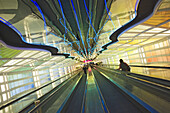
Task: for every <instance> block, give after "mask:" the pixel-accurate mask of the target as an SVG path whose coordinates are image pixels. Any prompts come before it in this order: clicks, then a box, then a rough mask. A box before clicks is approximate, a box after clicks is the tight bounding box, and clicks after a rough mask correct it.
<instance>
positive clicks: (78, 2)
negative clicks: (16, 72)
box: [0, 0, 170, 59]
mask: <svg viewBox="0 0 170 113" xmlns="http://www.w3.org/2000/svg"><path fill="white" fill-rule="evenodd" d="M143 1H144V0H143ZM145 1H147V0H145ZM155 1H159V0H155ZM138 3H139V0H43V1H42V0H5V1H4V0H0V17H1V18H3V19H4V20H6V21H7V22H9V23H10V24H12V25H13V26H14V27H15V28H16V29H17V30H18V31H19V32H20V33H21V34H22V36H23V39H24V40H25V41H26V42H28V43H30V44H40V45H48V46H53V47H56V48H57V49H58V52H59V53H68V54H70V55H71V56H75V57H77V58H78V59H81V58H83V59H93V58H96V55H98V53H99V52H100V51H101V50H102V48H101V47H102V46H103V45H105V44H108V43H109V42H110V40H109V37H110V36H111V34H112V33H113V32H115V31H116V30H118V29H119V28H121V27H123V26H124V25H125V24H126V23H128V22H129V21H132V20H133V19H134V18H135V17H136V15H135V11H136V9H137V6H138ZM168 3H169V0H165V1H163V2H162V4H161V7H160V8H159V10H158V12H157V14H158V13H159V15H161V17H163V15H164V14H163V13H166V15H168V14H169V7H170V6H169V5H168ZM159 15H157V17H155V18H159ZM151 19H153V20H154V17H153V18H151ZM0 20H1V19H0ZM160 20H161V22H162V23H164V22H166V21H167V22H166V23H165V24H167V25H165V24H163V25H164V26H167V27H166V28H165V31H166V30H168V29H169V28H168V27H169V24H168V20H169V17H168V16H167V18H163V19H160ZM161 22H160V23H161ZM142 25H143V26H144V27H142V26H141V27H139V28H134V29H132V30H133V31H131V30H129V31H127V32H126V33H125V34H123V35H121V37H120V41H119V42H118V43H116V44H114V45H112V46H109V49H108V51H107V52H106V53H108V54H109V53H110V52H112V53H114V52H115V51H114V50H117V48H118V47H120V48H119V50H118V52H121V50H122V49H121V48H123V49H128V48H127V47H129V48H132V47H136V46H138V45H140V44H142V41H141V40H142V39H140V38H136V37H138V36H141V35H140V34H139V35H137V33H138V32H136V31H137V30H139V29H142V31H144V30H146V29H147V28H148V29H149V28H151V27H150V26H152V25H153V26H152V27H156V26H158V23H154V22H153V21H152V20H151V21H149V20H148V21H146V22H145V23H143V24H142ZM164 26H161V27H164ZM158 27H159V26H158ZM143 28H145V29H143ZM136 29H137V30H136ZM134 30H136V31H135V32H134ZM150 30H151V29H150ZM136 39H138V40H140V41H141V43H136V42H135V40H136ZM140 41H138V42H140ZM131 45H132V46H131ZM122 52H123V51H122ZM101 57H102V56H101Z"/></svg>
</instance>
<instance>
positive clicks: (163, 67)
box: [100, 64, 170, 69]
mask: <svg viewBox="0 0 170 113" xmlns="http://www.w3.org/2000/svg"><path fill="white" fill-rule="evenodd" d="M105 65H106V66H119V65H115V64H101V65H100V66H105ZM129 66H130V67H144V68H162V69H170V67H165V66H142V65H129Z"/></svg>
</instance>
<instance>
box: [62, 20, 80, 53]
mask: <svg viewBox="0 0 170 113" xmlns="http://www.w3.org/2000/svg"><path fill="white" fill-rule="evenodd" d="M59 22H60V23H61V25H62V26H63V27H65V28H66V29H67V30H68V31H69V32H70V33H71V34H72V35H73V37H75V39H76V40H77V41H74V42H76V43H77V45H78V46H79V49H81V52H82V51H83V50H82V48H81V47H80V43H79V41H78V39H77V38H76V36H75V35H74V34H73V33H72V32H71V31H70V30H69V29H68V28H67V27H66V26H64V25H63V23H62V22H61V19H59ZM70 43H73V42H70Z"/></svg>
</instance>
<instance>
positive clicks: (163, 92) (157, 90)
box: [96, 67, 170, 101]
mask: <svg viewBox="0 0 170 113" xmlns="http://www.w3.org/2000/svg"><path fill="white" fill-rule="evenodd" d="M96 69H97V70H100V71H101V72H102V73H104V74H106V75H107V76H108V77H110V78H111V79H112V80H116V81H117V82H119V83H120V84H121V85H123V87H125V88H130V87H131V89H132V88H133V87H134V86H136V87H139V88H141V89H143V90H145V91H147V92H150V93H151V94H153V95H156V96H158V97H160V98H162V99H164V100H167V101H170V96H169V95H170V89H169V87H168V86H161V85H157V84H158V83H156V84H153V83H154V82H153V83H150V82H148V81H144V80H143V81H141V80H140V79H137V78H136V79H134V78H132V77H129V76H126V75H124V74H122V73H120V72H117V71H113V70H112V71H110V70H108V69H103V68H101V67H96ZM146 78H147V77H146ZM155 79H157V78H155ZM159 80H160V79H159ZM121 81H124V82H123V83H122V82H121ZM161 82H163V81H161ZM167 82H168V81H167ZM127 84H128V86H127ZM131 89H129V90H131Z"/></svg>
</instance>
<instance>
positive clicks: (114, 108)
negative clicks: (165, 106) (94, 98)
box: [93, 70, 149, 113]
mask: <svg viewBox="0 0 170 113" xmlns="http://www.w3.org/2000/svg"><path fill="white" fill-rule="evenodd" d="M93 72H94V76H95V78H96V81H97V83H98V86H99V88H100V90H101V93H102V95H103V97H104V100H105V102H106V105H107V108H108V110H109V112H111V113H113V112H115V113H141V112H145V113H147V112H149V111H147V110H145V109H144V107H143V106H141V105H139V104H137V103H135V101H134V100H133V99H132V98H130V97H128V96H125V94H123V93H122V91H120V89H119V88H117V87H116V86H115V85H113V83H111V82H110V81H109V80H107V79H106V78H105V77H104V76H103V75H101V74H100V73H99V72H98V71H96V70H93Z"/></svg>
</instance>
